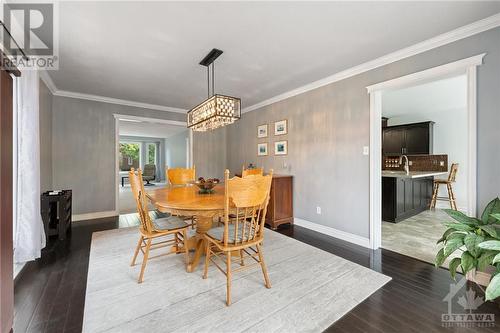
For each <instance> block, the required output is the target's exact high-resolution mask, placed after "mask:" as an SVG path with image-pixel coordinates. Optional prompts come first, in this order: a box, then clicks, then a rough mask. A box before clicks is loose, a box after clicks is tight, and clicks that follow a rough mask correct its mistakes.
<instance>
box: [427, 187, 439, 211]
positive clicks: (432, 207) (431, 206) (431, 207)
mask: <svg viewBox="0 0 500 333" xmlns="http://www.w3.org/2000/svg"><path fill="white" fill-rule="evenodd" d="M438 191H439V183H434V189H433V191H432V199H431V205H430V207H429V208H430V209H434V208H436V201H437V195H438Z"/></svg>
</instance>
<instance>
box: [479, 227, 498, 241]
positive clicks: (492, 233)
mask: <svg viewBox="0 0 500 333" xmlns="http://www.w3.org/2000/svg"><path fill="white" fill-rule="evenodd" d="M479 228H481V230H484V232H486V233H487V234H488V235H490V236H491V237H493V238H497V237H498V234H497V229H496V228H495V227H494V226H492V225H482V226H480V227H479Z"/></svg>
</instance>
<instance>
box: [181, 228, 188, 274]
mask: <svg viewBox="0 0 500 333" xmlns="http://www.w3.org/2000/svg"><path fill="white" fill-rule="evenodd" d="M182 238H183V239H184V244H182V247H183V248H184V255H185V257H186V271H187V267H188V265H189V249H188V246H187V241H188V240H187V231H186V229H184V230H182Z"/></svg>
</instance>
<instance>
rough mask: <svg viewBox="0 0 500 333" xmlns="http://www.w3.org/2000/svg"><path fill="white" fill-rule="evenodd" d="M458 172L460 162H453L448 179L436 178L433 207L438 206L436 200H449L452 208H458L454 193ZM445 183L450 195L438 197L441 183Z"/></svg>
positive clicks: (431, 206)
mask: <svg viewBox="0 0 500 333" xmlns="http://www.w3.org/2000/svg"><path fill="white" fill-rule="evenodd" d="M457 172H458V163H453V164H452V165H451V168H450V173H449V175H448V179H447V180H446V179H434V190H433V192H432V200H431V205H430V208H431V209H433V208H434V209H435V208H436V201H438V200H442V201H449V202H450V206H451V209H454V210H457V203H456V201H455V194H454V193H453V187H452V186H451V185H452V183H454V182H455V178H456V177H457ZM441 184H443V185H445V184H446V188H447V190H448V197H447V198H446V197H438V191H439V185H441Z"/></svg>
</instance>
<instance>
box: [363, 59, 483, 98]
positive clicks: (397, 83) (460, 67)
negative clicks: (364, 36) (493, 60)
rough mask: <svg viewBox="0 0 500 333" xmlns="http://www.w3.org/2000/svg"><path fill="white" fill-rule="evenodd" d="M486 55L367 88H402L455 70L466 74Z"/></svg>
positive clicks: (479, 63)
mask: <svg viewBox="0 0 500 333" xmlns="http://www.w3.org/2000/svg"><path fill="white" fill-rule="evenodd" d="M485 55H486V53H482V54H478V55H476V56H473V57H469V58H465V59H461V60H457V61H454V62H450V63H449V64H445V65H441V66H436V67H432V68H429V69H426V70H423V71H420V72H417V73H413V74H408V75H405V76H401V77H398V78H395V79H393V80H389V81H384V82H380V83H376V84H373V85H371V86H368V87H366V89H367V90H368V93H372V92H374V91H377V90H389V89H392V88H401V87H404V86H410V85H415V84H419V83H421V82H425V81H427V80H432V79H434V80H435V79H436V77H439V76H441V75H442V76H445V75H451V74H452V73H455V72H456V73H459V72H463V73H464V74H465V73H466V70H467V69H468V68H469V67H471V66H479V65H482V64H483V58H484V56H485Z"/></svg>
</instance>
